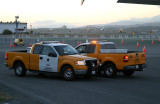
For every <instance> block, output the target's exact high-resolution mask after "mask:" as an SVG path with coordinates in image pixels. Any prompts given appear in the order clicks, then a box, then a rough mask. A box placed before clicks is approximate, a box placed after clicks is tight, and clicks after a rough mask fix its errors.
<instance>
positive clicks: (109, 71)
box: [103, 64, 117, 78]
mask: <svg viewBox="0 0 160 104" xmlns="http://www.w3.org/2000/svg"><path fill="white" fill-rule="evenodd" d="M103 71H104V75H105V77H107V78H113V77H116V76H117V70H116V67H115V66H114V65H113V64H107V65H105V66H104V68H103Z"/></svg>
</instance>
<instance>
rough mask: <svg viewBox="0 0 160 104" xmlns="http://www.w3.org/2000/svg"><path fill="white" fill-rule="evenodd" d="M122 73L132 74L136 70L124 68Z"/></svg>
mask: <svg viewBox="0 0 160 104" xmlns="http://www.w3.org/2000/svg"><path fill="white" fill-rule="evenodd" d="M122 73H123V74H124V75H125V76H131V75H132V74H133V73H134V71H133V70H123V71H122Z"/></svg>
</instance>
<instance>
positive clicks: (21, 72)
mask: <svg viewBox="0 0 160 104" xmlns="http://www.w3.org/2000/svg"><path fill="white" fill-rule="evenodd" d="M14 73H15V75H16V76H18V77H23V76H25V75H26V69H25V67H24V65H23V64H22V63H17V64H16V65H15V66H14Z"/></svg>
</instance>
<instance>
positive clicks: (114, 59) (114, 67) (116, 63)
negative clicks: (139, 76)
mask: <svg viewBox="0 0 160 104" xmlns="http://www.w3.org/2000/svg"><path fill="white" fill-rule="evenodd" d="M76 50H77V51H78V52H79V53H80V54H82V55H85V56H89V57H94V58H97V59H98V60H99V67H98V71H97V73H99V74H103V75H105V76H106V77H115V76H116V75H117V72H122V73H123V74H124V75H125V76H131V75H132V74H133V73H134V71H142V70H143V68H145V67H146V64H145V61H146V54H145V52H138V51H128V50H127V49H117V48H116V46H115V44H114V43H113V42H98V41H92V42H91V43H83V44H81V45H79V46H77V47H76Z"/></svg>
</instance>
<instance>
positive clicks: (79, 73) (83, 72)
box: [74, 69, 88, 75]
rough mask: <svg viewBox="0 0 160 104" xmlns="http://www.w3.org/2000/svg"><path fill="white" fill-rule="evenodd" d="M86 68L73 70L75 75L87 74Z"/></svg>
mask: <svg viewBox="0 0 160 104" xmlns="http://www.w3.org/2000/svg"><path fill="white" fill-rule="evenodd" d="M87 72H88V70H87V69H86V70H74V73H75V74H77V75H85V74H87Z"/></svg>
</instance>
